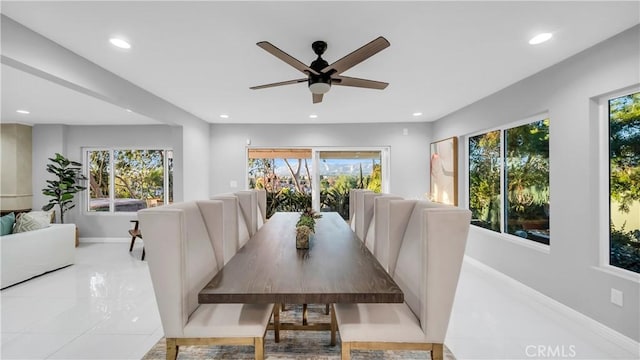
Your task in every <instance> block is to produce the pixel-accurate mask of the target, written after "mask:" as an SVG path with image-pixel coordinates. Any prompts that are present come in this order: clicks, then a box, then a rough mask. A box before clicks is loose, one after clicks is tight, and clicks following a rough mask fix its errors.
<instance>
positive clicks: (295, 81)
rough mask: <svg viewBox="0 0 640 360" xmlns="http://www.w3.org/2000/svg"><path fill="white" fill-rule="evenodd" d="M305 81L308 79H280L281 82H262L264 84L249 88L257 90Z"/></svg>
mask: <svg viewBox="0 0 640 360" xmlns="http://www.w3.org/2000/svg"><path fill="white" fill-rule="evenodd" d="M307 81H308V79H295V80H289V81H281V82H277V83H272V84H264V85H258V86H252V87H250V88H249V89H251V90H258V89H264V88H270V87H274V86H282V85H291V84H298V83H301V82H307Z"/></svg>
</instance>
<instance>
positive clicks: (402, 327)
mask: <svg viewBox="0 0 640 360" xmlns="http://www.w3.org/2000/svg"><path fill="white" fill-rule="evenodd" d="M389 214H390V218H389V239H390V246H389V258H390V259H393V261H390V265H389V273H390V275H391V276H392V277H393V279H394V281H395V282H396V283H397V284H398V286H400V288H401V289H402V292H403V293H404V298H405V302H404V303H399V304H335V305H334V313H335V316H336V321H337V323H338V331H339V333H340V339H341V340H342V349H341V354H342V360H349V359H350V358H351V350H352V349H365V350H376V349H393V350H427V351H430V352H431V358H432V359H433V360H442V359H443V352H444V339H445V336H446V333H447V327H448V325H449V317H450V315H451V309H452V306H453V299H454V296H455V292H456V286H457V283H458V277H459V275H460V268H461V265H462V259H463V256H464V250H465V245H466V241H467V235H468V232H469V223H470V220H471V212H470V211H469V210H467V209H461V208H457V207H453V206H447V205H441V204H435V203H431V202H429V201H416V200H391V201H390V202H389Z"/></svg>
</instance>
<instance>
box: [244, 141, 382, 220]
mask: <svg viewBox="0 0 640 360" xmlns="http://www.w3.org/2000/svg"><path fill="white" fill-rule="evenodd" d="M388 153H389V149H388V148H386V147H383V148H357V149H355V148H248V149H247V165H248V168H247V174H248V187H249V188H250V189H254V188H259V189H265V190H266V191H267V208H268V210H267V215H268V216H271V214H273V213H274V212H276V211H301V210H303V209H304V208H305V207H309V206H312V207H313V208H314V209H315V210H316V211H335V212H338V213H340V214H341V215H342V216H343V217H344V218H345V219H347V218H348V216H349V190H350V189H370V190H373V191H376V192H388V189H389V185H388V179H387V178H388V176H387V174H388V158H389V155H388Z"/></svg>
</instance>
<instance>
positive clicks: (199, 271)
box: [138, 200, 273, 360]
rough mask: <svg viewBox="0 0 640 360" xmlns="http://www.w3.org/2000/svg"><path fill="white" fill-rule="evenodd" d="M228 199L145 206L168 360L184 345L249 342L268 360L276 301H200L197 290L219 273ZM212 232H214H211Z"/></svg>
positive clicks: (143, 213) (150, 259) (258, 356)
mask: <svg viewBox="0 0 640 360" xmlns="http://www.w3.org/2000/svg"><path fill="white" fill-rule="evenodd" d="M223 211H224V210H223V203H222V201H216V200H203V201H192V202H184V203H174V204H172V205H166V206H160V207H155V208H150V209H144V210H140V211H139V212H138V219H139V220H140V229H141V231H143V232H144V234H145V239H147V240H149V241H148V242H147V262H148V265H149V272H150V274H151V280H152V283H153V288H154V292H155V295H156V301H157V304H158V310H159V313H160V319H161V321H162V327H163V329H164V334H165V337H166V343H167V357H166V358H167V360H175V359H177V356H178V352H179V348H180V346H191V345H248V346H253V347H254V356H255V359H257V360H262V359H264V337H265V334H266V331H267V326H268V324H269V319H270V318H271V314H272V312H273V304H199V303H198V293H199V292H200V290H201V289H202V288H203V287H204V286H205V285H206V284H207V282H208V281H209V280H211V279H212V278H213V276H214V275H215V274H216V273H217V272H218V270H219V268H221V267H222V265H220V264H219V262H220V259H221V258H222V257H221V256H220V255H219V254H218V255H217V256H216V253H215V249H220V248H221V246H222V245H221V244H220V242H221V241H224V240H223V232H224V231H223V228H221V227H220V219H222V218H223ZM212 234H215V235H214V236H212Z"/></svg>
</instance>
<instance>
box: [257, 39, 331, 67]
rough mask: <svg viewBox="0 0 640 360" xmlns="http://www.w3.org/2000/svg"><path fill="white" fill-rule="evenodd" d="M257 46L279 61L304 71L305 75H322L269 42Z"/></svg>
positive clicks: (261, 42) (262, 42)
mask: <svg viewBox="0 0 640 360" xmlns="http://www.w3.org/2000/svg"><path fill="white" fill-rule="evenodd" d="M256 45H258V46H259V47H261V48H263V49H264V50H266V51H267V52H268V53H270V54H271V55H273V56H275V57H277V58H278V59H280V60H282V61H284V62H286V63H287V64H289V65H291V66H293V67H294V68H296V69H298V70H300V71H302V72H303V73H305V74H309V73H311V74H314V75H320V74H319V73H318V72H317V71H315V70H313V69H312V68H310V67H308V66H307V65H305V64H304V63H302V62H301V61H300V60H298V59H296V58H294V57H293V56H291V55H289V54H287V53H286V52H284V51H282V50H280V49H278V48H277V47H275V46H274V45H273V44H271V43H270V42H268V41H260V42H259V43H257V44H256Z"/></svg>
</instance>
